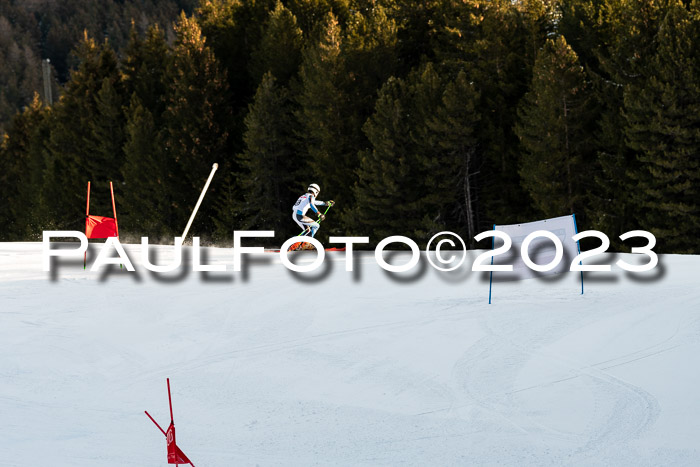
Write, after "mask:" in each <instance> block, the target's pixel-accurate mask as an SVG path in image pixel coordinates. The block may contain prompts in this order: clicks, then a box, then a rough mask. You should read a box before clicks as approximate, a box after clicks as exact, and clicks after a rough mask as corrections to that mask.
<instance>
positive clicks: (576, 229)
mask: <svg viewBox="0 0 700 467" xmlns="http://www.w3.org/2000/svg"><path fill="white" fill-rule="evenodd" d="M571 217H573V218H574V232H576V233H578V227H577V226H576V213H574V214H572V215H571ZM576 248H578V254H579V255H580V254H581V245H580V244H579V242H576ZM578 264H583V263H582V262H581V261H579V262H578ZM581 295H583V271H581Z"/></svg>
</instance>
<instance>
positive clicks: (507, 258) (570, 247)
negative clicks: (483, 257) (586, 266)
mask: <svg viewBox="0 0 700 467" xmlns="http://www.w3.org/2000/svg"><path fill="white" fill-rule="evenodd" d="M495 230H500V231H502V232H505V233H507V234H508V235H509V236H510V238H511V240H512V241H513V245H512V246H511V248H510V250H509V251H508V252H507V253H504V254H502V255H498V256H495V257H494V258H493V264H494V265H502V264H512V265H513V272H495V273H494V274H493V279H494V280H498V281H500V280H523V279H531V278H533V277H539V276H543V275H550V274H561V273H564V272H568V271H569V268H570V266H571V262H572V261H573V259H574V258H575V257H576V256H577V255H578V254H579V247H578V244H577V243H576V242H575V241H573V239H572V237H573V236H574V235H576V221H575V218H574V216H573V215H570V216H562V217H555V218H552V219H545V220H541V221H535V222H527V223H524V224H512V225H496V226H495ZM538 230H544V231H547V232H551V233H552V234H554V236H556V237H557V238H558V239H559V240H560V241H561V245H562V249H563V255H562V258H561V261H560V262H559V264H558V265H556V267H554V268H553V269H551V270H550V271H545V272H538V271H535V270H533V269H532V268H531V267H530V266H528V265H527V264H526V263H525V261H524V259H523V254H522V245H523V241H524V240H525V239H526V237H527V236H528V235H530V234H532V233H533V232H537V231H538ZM499 242H500V240H499V239H496V241H495V247H496V248H497V247H498V246H499ZM500 244H501V245H502V242H500ZM555 255H556V248H555V244H554V242H553V241H552V240H551V239H550V238H547V237H545V236H538V237H536V238H533V239H532V241H531V242H530V243H529V246H528V248H527V256H528V257H529V258H530V260H531V261H532V262H533V263H535V264H536V265H540V266H542V265H547V264H550V263H551V262H552V261H553V260H554V259H555Z"/></svg>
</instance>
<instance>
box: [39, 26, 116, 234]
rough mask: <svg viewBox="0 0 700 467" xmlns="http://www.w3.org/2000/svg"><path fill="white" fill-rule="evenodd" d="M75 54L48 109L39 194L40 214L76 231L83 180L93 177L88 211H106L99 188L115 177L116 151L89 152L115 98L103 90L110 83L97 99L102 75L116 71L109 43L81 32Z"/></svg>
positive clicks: (109, 76)
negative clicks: (55, 100) (65, 81)
mask: <svg viewBox="0 0 700 467" xmlns="http://www.w3.org/2000/svg"><path fill="white" fill-rule="evenodd" d="M76 57H77V58H78V59H79V60H80V64H79V65H78V67H77V69H76V70H75V71H74V72H73V73H72V74H71V80H70V82H69V83H68V84H67V86H66V88H65V89H64V93H63V95H62V96H61V99H60V100H59V101H58V103H56V104H55V105H54V108H53V111H52V112H51V117H50V123H49V126H50V128H51V134H50V137H49V140H48V144H47V146H48V151H47V159H46V169H45V172H44V184H43V187H42V193H41V196H42V199H43V202H44V213H45V215H46V216H47V217H48V218H49V219H51V221H52V222H54V223H55V225H56V226H58V227H60V228H64V229H71V228H72V229H76V230H78V229H82V228H83V227H84V219H83V215H84V211H82V209H83V208H84V206H85V190H86V186H87V182H88V181H92V182H94V188H95V190H96V192H95V194H96V195H97V196H94V197H93V199H92V200H91V206H92V207H91V209H92V212H110V211H111V207H112V206H111V201H110V199H109V190H108V188H105V187H106V182H108V181H109V180H110V179H112V177H118V176H119V154H113V155H112V156H113V158H114V159H112V157H110V155H109V154H107V153H102V154H101V155H99V154H98V155H95V154H94V153H93V151H94V150H95V148H96V147H99V145H101V144H103V142H102V141H100V138H102V137H103V136H104V133H101V134H98V133H97V132H96V131H97V129H98V126H101V125H104V127H103V128H104V129H105V131H107V129H108V128H109V126H110V125H111V124H110V123H109V120H110V119H111V118H114V117H115V114H112V115H110V113H111V112H118V111H117V110H116V109H114V108H113V107H112V105H116V97H115V96H114V93H113V92H112V91H111V90H109V86H110V85H107V88H106V90H105V92H104V93H103V94H102V100H101V101H100V99H99V98H97V97H98V95H99V93H100V90H101V89H102V87H103V85H104V84H105V79H106V80H108V81H109V82H110V83H116V82H117V81H118V80H119V72H118V63H117V58H116V55H115V54H114V51H113V50H112V48H111V47H110V46H109V44H108V43H107V42H105V43H104V44H102V45H101V46H98V45H97V44H96V43H95V41H94V40H92V39H90V38H89V37H88V36H87V34H85V35H84V38H83V41H82V42H81V44H80V47H79V48H78V49H77V51H76ZM119 149H120V148H119V147H117V150H119ZM105 150H106V148H105ZM95 158H96V159H97V160H96V161H94V160H93V159H95ZM95 162H98V163H97V164H96V163H95ZM100 163H105V164H109V168H106V169H105V170H103V168H102V167H101V166H100ZM113 163H114V165H113ZM98 177H104V178H98ZM105 178H106V179H105Z"/></svg>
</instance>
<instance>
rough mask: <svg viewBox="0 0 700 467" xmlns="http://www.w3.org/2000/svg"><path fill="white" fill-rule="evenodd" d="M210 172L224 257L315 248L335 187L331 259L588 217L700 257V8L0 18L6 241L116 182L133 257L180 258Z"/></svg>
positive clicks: (432, 2)
mask: <svg viewBox="0 0 700 467" xmlns="http://www.w3.org/2000/svg"><path fill="white" fill-rule="evenodd" d="M46 59H49V61H48V62H47V61H46ZM42 67H44V68H48V71H49V73H46V70H44V71H42ZM47 74H48V76H49V80H48V82H46V75H47ZM214 163H218V164H219V169H218V171H217V173H216V176H215V178H214V179H213V182H212V184H211V186H210V188H209V191H208V193H207V196H206V199H205V201H204V203H203V204H202V207H201V208H200V211H199V213H198V215H197V218H196V219H195V222H194V224H193V225H192V228H191V233H192V234H194V235H197V236H200V237H202V238H203V241H206V242H209V243H210V244H221V245H228V244H230V242H231V237H232V231H233V230H234V229H235V230H275V232H276V238H275V239H274V240H272V239H270V241H271V242H280V243H281V242H282V241H283V240H284V239H286V238H288V237H290V236H292V235H296V234H297V233H298V231H299V228H298V226H297V225H296V224H295V223H294V222H293V221H292V218H291V217H292V216H291V214H292V212H291V211H292V205H293V204H294V202H295V201H296V199H297V197H298V196H299V195H300V194H302V193H304V192H305V191H306V187H307V186H308V185H309V184H310V183H318V184H319V185H320V186H321V193H320V195H319V199H321V200H329V199H332V200H334V201H335V206H334V207H333V208H332V209H331V210H330V211H329V213H328V219H327V220H326V221H325V222H324V223H323V227H322V228H321V229H320V231H319V236H318V238H319V239H320V240H321V241H324V240H325V239H326V238H327V236H328V235H366V236H369V237H370V238H371V240H372V241H373V242H374V243H376V242H378V241H379V240H381V239H382V238H384V237H386V236H389V235H405V236H408V237H411V238H412V239H414V240H415V241H416V242H418V243H419V244H421V243H423V244H424V243H425V242H427V240H428V239H429V238H430V237H431V236H432V235H433V234H435V233H437V232H440V231H444V230H450V231H453V232H456V233H459V234H460V235H461V236H462V237H463V238H464V239H465V240H467V241H469V239H472V246H473V247H483V248H488V247H490V246H491V245H490V240H489V244H488V245H486V244H483V245H480V244H475V243H474V242H473V237H474V236H475V235H476V234H478V233H479V232H482V231H484V230H490V229H491V228H492V226H493V224H494V223H496V224H511V223H519V222H529V221H533V220H537V219H542V218H548V217H557V216H562V215H567V214H571V213H575V214H576V218H577V221H578V224H579V229H580V230H591V229H596V230H600V231H602V232H604V233H605V234H607V235H608V237H610V239H611V241H612V244H613V247H614V248H616V249H619V250H620V251H624V250H625V248H627V249H628V248H629V245H628V244H627V243H626V244H625V245H623V244H622V243H621V242H620V241H619V235H620V234H622V233H624V232H627V231H630V230H636V229H641V230H647V231H650V232H652V233H653V234H654V235H655V236H656V238H657V241H658V244H657V247H656V250H657V251H658V252H662V253H695V254H698V253H700V247H698V241H699V240H698V234H700V0H692V1H680V0H422V1H407V0H403V1H402V0H199V1H196V0H190V1H185V0H160V1H159V0H76V1H71V2H62V1H57V0H0V240H2V241H38V240H40V239H41V235H42V231H43V230H83V228H84V224H85V217H84V216H85V214H84V213H85V211H84V210H85V206H86V189H87V183H88V181H90V182H91V185H92V194H91V212H92V213H95V214H101V213H104V215H109V214H111V212H112V206H111V199H110V193H109V182H110V181H112V182H113V184H114V195H115V199H116V208H117V214H118V218H119V230H120V235H121V236H122V237H124V238H125V239H132V241H137V242H138V241H139V237H141V236H148V237H149V238H151V239H152V240H151V241H152V242H153V241H162V242H163V243H172V241H173V237H174V236H176V235H179V234H180V233H181V232H182V229H183V227H184V226H185V224H186V223H187V221H188V219H189V216H190V214H191V212H192V209H193V207H194V205H195V203H196V201H197V198H198V196H199V193H200V191H201V189H202V187H203V185H204V182H205V181H206V179H207V176H208V175H209V172H210V171H211V168H212V164H214Z"/></svg>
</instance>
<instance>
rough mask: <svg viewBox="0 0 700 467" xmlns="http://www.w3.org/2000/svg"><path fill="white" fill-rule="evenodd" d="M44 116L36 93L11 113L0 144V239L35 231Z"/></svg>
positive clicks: (23, 237) (19, 237) (18, 238)
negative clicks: (18, 112)
mask: <svg viewBox="0 0 700 467" xmlns="http://www.w3.org/2000/svg"><path fill="white" fill-rule="evenodd" d="M46 117H47V109H45V108H44V107H43V106H42V104H41V100H40V98H39V95H38V94H34V99H33V100H32V103H31V104H30V105H29V106H28V107H27V108H26V109H25V110H24V112H22V113H21V114H17V115H15V117H14V118H13V119H12V121H11V122H10V125H9V128H8V132H7V134H5V135H4V138H3V140H2V142H1V143H0V199H2V203H0V225H2V229H1V230H0V239H2V240H3V241H21V240H26V239H27V238H28V236H35V235H36V234H37V233H38V231H39V229H38V228H39V225H38V224H39V223H40V219H37V218H36V214H37V207H38V204H39V201H40V200H39V189H40V186H41V185H40V182H41V178H40V177H41V173H42V172H43V158H42V154H41V139H40V138H39V136H40V134H41V132H42V130H43V128H44V126H45V124H44V122H45V120H46Z"/></svg>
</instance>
